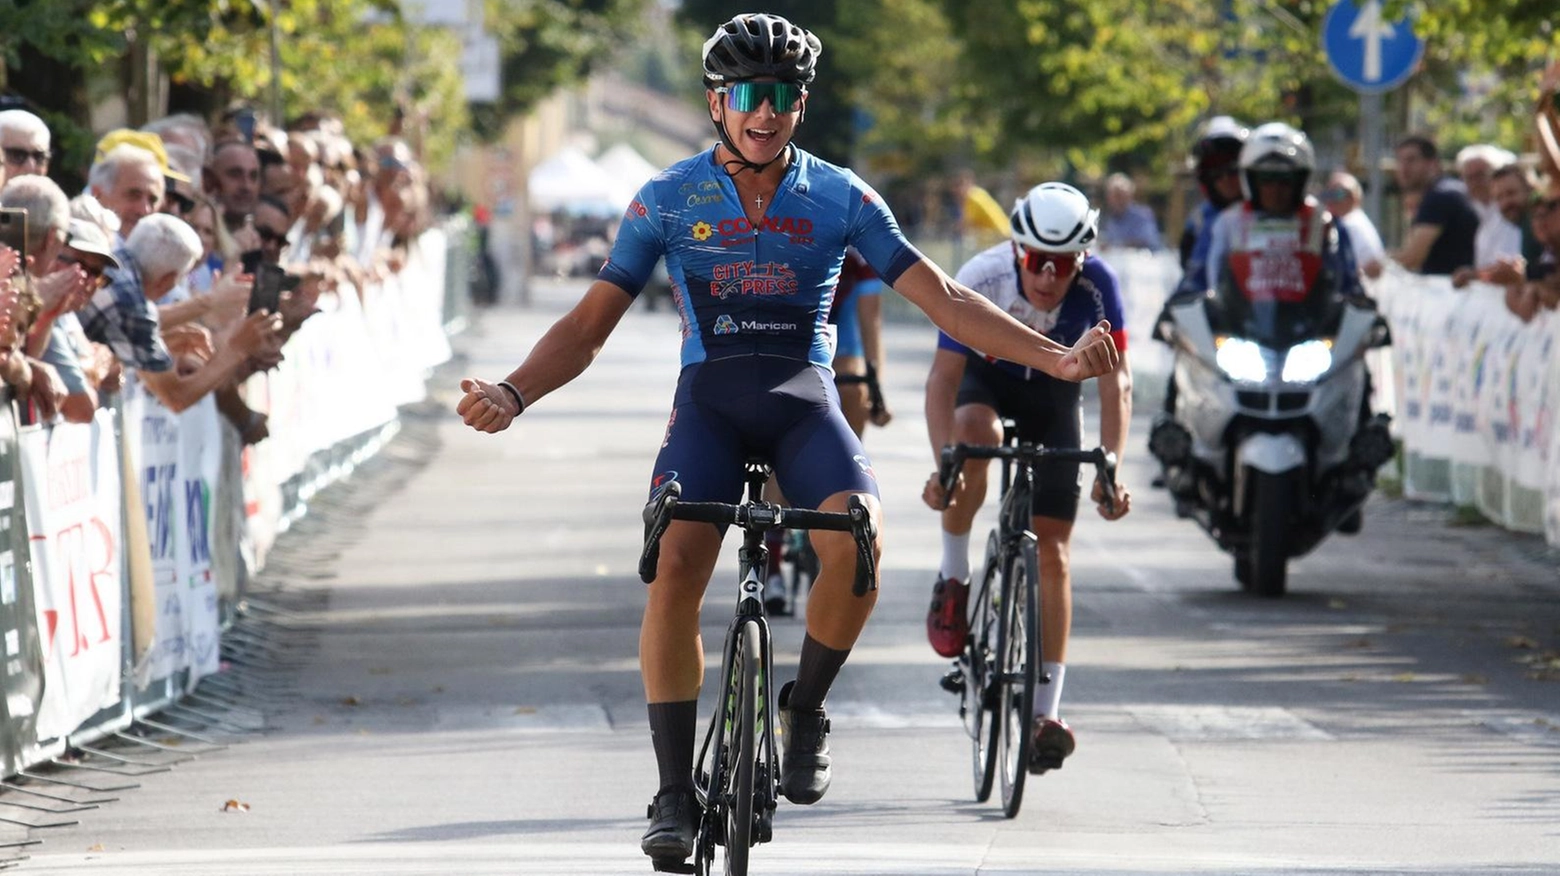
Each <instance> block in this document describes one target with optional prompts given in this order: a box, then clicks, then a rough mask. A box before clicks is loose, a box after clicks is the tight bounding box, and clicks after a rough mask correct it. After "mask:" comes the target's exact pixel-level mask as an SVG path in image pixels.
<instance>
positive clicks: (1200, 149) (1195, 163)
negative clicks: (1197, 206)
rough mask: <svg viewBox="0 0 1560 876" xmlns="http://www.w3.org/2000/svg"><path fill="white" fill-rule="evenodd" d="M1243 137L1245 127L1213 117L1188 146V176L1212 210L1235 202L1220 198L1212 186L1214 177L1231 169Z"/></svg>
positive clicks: (1243, 143)
mask: <svg viewBox="0 0 1560 876" xmlns="http://www.w3.org/2000/svg"><path fill="white" fill-rule="evenodd" d="M1247 135H1248V132H1247V130H1246V128H1245V126H1244V125H1241V124H1240V123H1239V122H1236V121H1235V120H1234V119H1232V118H1230V117H1229V116H1215V117H1214V118H1212V119H1210V120H1209V121H1208V125H1207V127H1205V128H1204V129H1203V132H1202V136H1201V137H1199V138H1197V142H1196V143H1195V144H1193V145H1192V173H1193V175H1194V176H1196V178H1197V184H1198V185H1199V186H1201V187H1202V192H1203V197H1205V198H1207V199H1209V200H1210V201H1212V202H1213V205H1214V206H1215V207H1218V208H1220V209H1222V208H1224V207H1227V206H1229V205H1230V204H1231V203H1233V202H1234V200H1235V199H1229V200H1226V199H1225V198H1223V197H1221V196H1220V195H1219V192H1218V189H1216V188H1215V187H1214V185H1213V183H1214V180H1215V179H1216V175H1217V174H1218V173H1220V172H1222V171H1225V170H1226V169H1235V167H1236V164H1237V162H1238V161H1239V160H1240V150H1241V147H1242V146H1244V145H1245V144H1246V137H1247Z"/></svg>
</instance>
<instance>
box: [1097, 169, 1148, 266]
mask: <svg viewBox="0 0 1560 876" xmlns="http://www.w3.org/2000/svg"><path fill="white" fill-rule="evenodd" d="M1136 192H1137V185H1136V184H1135V183H1133V182H1132V177H1129V176H1127V175H1126V174H1124V173H1113V174H1111V175H1110V176H1109V177H1107V178H1106V180H1105V209H1104V210H1103V211H1101V212H1100V246H1110V247H1130V248H1133V249H1148V250H1154V251H1155V252H1157V251H1159V250H1161V249H1164V243H1163V242H1162V241H1161V240H1160V236H1159V223H1158V221H1157V220H1155V219H1154V211H1152V210H1150V209H1149V208H1148V207H1147V206H1146V205H1144V204H1139V203H1137V202H1136V201H1134V200H1133V199H1132V198H1133V195H1134V194H1135V193H1136Z"/></svg>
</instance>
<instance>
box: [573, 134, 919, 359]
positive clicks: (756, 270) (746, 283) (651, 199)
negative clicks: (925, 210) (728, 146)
mask: <svg viewBox="0 0 1560 876" xmlns="http://www.w3.org/2000/svg"><path fill="white" fill-rule="evenodd" d="M848 245H854V246H855V247H856V248H857V249H858V250H860V252H861V254H862V256H863V257H864V258H865V259H866V260H867V263H868V264H869V265H871V266H872V268H873V270H875V271H877V273H878V275H879V276H881V277H883V278H884V279H885V280H886V281H887V282H888V283H890V284H892V283H893V282H894V281H895V280H897V279H898V278H899V276H900V275H901V274H903V273H904V272H905V271H906V270H908V269H909V268H910V266H911V265H914V264H915V263H916V262H918V261H920V259H921V254H920V253H919V252H917V251H916V249H915V247H913V246H911V245H910V243H909V241H907V240H905V237H904V235H903V234H902V233H900V230H899V223H898V222H896V221H895V220H894V215H893V213H892V212H890V211H889V209H888V206H887V205H886V204H884V203H883V199H882V198H880V197H879V196H878V194H877V192H875V191H873V190H872V187H871V186H868V185H867V184H866V183H865V182H863V181H862V180H861V179H860V177H857V176H856V174H855V173H853V172H852V171H850V170H849V169H846V168H842V167H838V166H836V165H833V164H830V163H828V162H826V161H823V160H821V159H819V158H816V157H814V156H813V155H810V154H808V153H807V152H804V151H802V150H801V149H797V148H795V147H794V146H793V147H792V149H791V165H790V167H789V168H788V169H787V170H786V174H785V177H784V179H783V180H781V182H780V187H779V188H778V189H777V190H776V192H775V197H774V200H773V201H771V202H770V204H769V205H768V207H767V208H766V209H765V211H764V217H763V219H762V220H761V221H760V222H759V223H758V226H757V227H755V226H754V224H753V223H752V222H750V221H749V220H748V218H747V216H746V215H745V214H744V212H743V210H742V207H741V204H740V199H739V198H738V196H737V189H736V185H735V184H734V183H732V181H731V177H730V176H729V175H728V174H727V173H726V171H725V169H724V168H722V167H721V165H720V163H719V162H718V161H717V160H716V157H715V149H714V148H713V147H712V148H711V149H710V150H709V151H707V152H702V153H700V154H698V155H695V156H693V157H691V158H687V159H684V160H683V161H680V162H678V163H676V164H674V165H672V166H671V167H669V168H667V169H666V170H664V171H662V172H661V173H659V174H657V175H656V176H655V177H654V178H653V179H651V180H650V181H649V182H648V183H645V186H644V188H642V189H640V190H639V195H638V196H637V197H636V198H635V199H634V202H633V203H632V204H631V205H629V208H628V211H627V213H625V214H624V217H623V223H622V225H621V226H619V229H618V237H617V241H616V242H615V243H614V244H613V247H612V255H611V257H610V258H609V259H608V260H607V263H606V264H605V265H603V266H602V268H601V272H600V274H599V275H598V276H599V278H600V279H602V280H605V281H607V282H609V283H612V284H613V285H615V286H618V287H619V288H621V289H623V290H624V291H626V292H628V294H630V295H638V294H639V292H640V290H641V289H643V288H644V285H645V282H646V281H647V280H648V279H649V277H650V272H651V271H652V270H653V269H654V268H655V264H656V260H657V259H659V258H661V257H663V256H664V257H665V259H666V269H667V273H668V274H669V275H670V277H671V282H672V293H673V296H674V298H675V299H676V301H677V308H678V311H679V312H680V313H681V315H682V333H683V344H682V364H683V365H684V366H685V367H686V366H688V365H692V364H695V363H698V362H704V361H706V360H715V359H723V358H727V357H730V356H744V355H759V354H762V355H770V356H781V357H785V358H791V359H799V360H803V361H807V362H812V363H814V364H817V365H822V366H824V367H826V368H827V367H828V366H829V363H830V361H831V360H832V359H833V353H834V351H833V346H834V345H833V343H832V342H831V332H830V331H829V329H828V317H829V307H830V304H831V303H832V301H833V298H834V289H835V286H836V285H837V284H838V282H839V277H840V266H841V264H842V262H843V261H844V258H845V247H846V246H848Z"/></svg>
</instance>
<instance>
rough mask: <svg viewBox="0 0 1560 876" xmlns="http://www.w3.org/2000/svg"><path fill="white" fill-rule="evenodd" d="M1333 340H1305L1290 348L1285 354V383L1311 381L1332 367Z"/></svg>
mask: <svg viewBox="0 0 1560 876" xmlns="http://www.w3.org/2000/svg"><path fill="white" fill-rule="evenodd" d="M1332 361H1333V360H1332V340H1331V339H1328V338H1323V339H1320V340H1314V341H1305V342H1304V343H1300V344H1295V345H1294V346H1293V347H1290V348H1289V352H1288V353H1287V354H1285V356H1284V370H1283V371H1282V372H1281V373H1282V376H1283V380H1284V382H1285V383H1310V382H1311V381H1313V380H1315V379H1317V378H1318V377H1321V376H1322V375H1323V374H1326V373H1327V369H1329V368H1331V367H1332Z"/></svg>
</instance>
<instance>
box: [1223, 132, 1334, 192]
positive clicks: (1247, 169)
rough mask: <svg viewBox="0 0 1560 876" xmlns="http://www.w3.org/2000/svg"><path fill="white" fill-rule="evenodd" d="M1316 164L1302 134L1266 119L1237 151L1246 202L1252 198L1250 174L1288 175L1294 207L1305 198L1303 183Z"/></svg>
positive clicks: (1309, 141)
mask: <svg viewBox="0 0 1560 876" xmlns="http://www.w3.org/2000/svg"><path fill="white" fill-rule="evenodd" d="M1315 167H1316V151H1315V150H1314V149H1312V148H1311V139H1310V138H1309V137H1307V136H1306V135H1305V134H1304V133H1302V132H1300V131H1298V130H1296V129H1294V128H1292V127H1290V126H1289V125H1286V124H1284V123H1283V122H1268V123H1267V124H1265V125H1261V126H1258V127H1257V129H1256V130H1254V131H1252V132H1251V136H1250V137H1247V138H1246V145H1245V146H1242V147H1241V150H1240V190H1241V194H1242V195H1244V196H1245V198H1246V200H1247V201H1252V200H1255V198H1256V186H1255V185H1253V184H1252V175H1253V174H1261V175H1277V174H1282V175H1285V176H1289V177H1291V178H1292V179H1293V180H1294V183H1295V207H1299V206H1300V202H1301V201H1303V200H1304V199H1305V184H1306V182H1307V181H1308V180H1309V179H1310V178H1311V171H1312V170H1313V169H1315Z"/></svg>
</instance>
